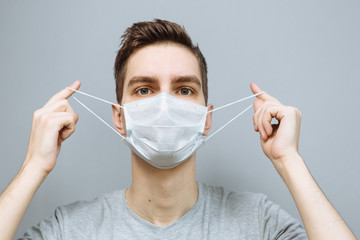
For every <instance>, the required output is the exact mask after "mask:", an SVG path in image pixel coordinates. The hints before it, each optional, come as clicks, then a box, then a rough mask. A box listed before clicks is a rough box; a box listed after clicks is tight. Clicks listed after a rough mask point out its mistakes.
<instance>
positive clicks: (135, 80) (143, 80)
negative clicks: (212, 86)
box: [128, 75, 201, 88]
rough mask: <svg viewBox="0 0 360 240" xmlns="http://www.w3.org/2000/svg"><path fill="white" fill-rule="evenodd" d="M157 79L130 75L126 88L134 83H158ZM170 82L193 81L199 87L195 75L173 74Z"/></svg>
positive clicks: (199, 84) (199, 83)
mask: <svg viewBox="0 0 360 240" xmlns="http://www.w3.org/2000/svg"><path fill="white" fill-rule="evenodd" d="M158 82H159V80H158V79H157V78H155V77H149V76H135V77H132V78H131V79H130V80H129V83H128V88H130V87H131V86H133V85H136V84H142V83H150V84H153V83H158ZM171 83H172V84H174V83H175V84H176V83H195V84H196V85H197V86H198V87H199V88H201V82H200V80H199V79H198V78H197V77H196V76H195V75H185V76H175V77H174V78H173V79H172V80H171Z"/></svg>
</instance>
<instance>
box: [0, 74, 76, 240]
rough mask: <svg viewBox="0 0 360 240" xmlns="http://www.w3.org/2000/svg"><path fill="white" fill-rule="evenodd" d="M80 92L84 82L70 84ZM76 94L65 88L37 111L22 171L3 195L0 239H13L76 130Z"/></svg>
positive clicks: (0, 202) (1, 199)
mask: <svg viewBox="0 0 360 240" xmlns="http://www.w3.org/2000/svg"><path fill="white" fill-rule="evenodd" d="M70 87H71V88H74V89H79V87H80V81H76V82H74V83H73V84H71V85H70ZM73 93H74V91H72V90H70V89H67V88H65V89H64V90H62V91H60V92H59V93H57V94H55V95H54V96H53V97H52V98H51V99H50V100H49V101H48V102H47V103H46V104H45V106H44V107H42V108H41V109H39V110H37V111H35V113H34V117H33V123H32V129H31V135H30V142H29V147H28V152H27V155H26V158H25V161H24V164H23V166H22V168H21V169H20V171H19V173H18V174H17V175H16V177H15V178H14V179H13V180H12V182H11V183H10V184H9V186H8V187H7V188H6V189H5V190H4V192H3V193H2V194H1V195H0V239H1V240H2V239H4V240H10V239H12V238H13V236H14V234H15V232H16V229H17V227H18V226H19V223H20V221H21V219H22V217H23V216H24V213H25V211H26V209H27V207H28V206H29V204H30V201H31V199H32V198H33V197H34V195H35V193H36V191H37V189H38V188H39V187H40V185H41V183H42V182H43V181H44V180H45V178H46V177H47V175H48V174H49V173H50V172H51V170H53V169H54V166H55V163H56V159H57V157H58V155H59V152H60V147H61V143H62V142H63V141H64V140H65V139H67V138H68V137H70V136H71V134H72V133H73V132H74V131H75V124H76V122H77V120H78V115H77V114H76V113H75V112H74V111H73V110H72V108H71V107H70V105H69V103H68V101H67V100H66V99H67V98H69V97H70V96H71V95H72V94H73Z"/></svg>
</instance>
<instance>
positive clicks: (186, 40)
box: [114, 19, 208, 103]
mask: <svg viewBox="0 0 360 240" xmlns="http://www.w3.org/2000/svg"><path fill="white" fill-rule="evenodd" d="M121 39H122V40H121V48H120V50H119V51H118V53H117V56H116V59H115V65H114V75H115V81H116V98H117V101H118V102H119V103H121V99H122V96H123V88H124V80H125V73H126V63H127V60H128V59H129V57H130V56H131V54H133V53H134V51H135V50H137V49H140V48H142V47H145V46H147V45H151V44H155V43H161V42H170V43H176V44H180V45H182V46H184V47H186V48H187V49H189V50H190V51H191V52H192V53H193V54H194V55H195V57H196V58H197V60H198V62H199V67H200V72H201V82H202V90H203V94H204V98H205V103H207V98H208V87H207V65H206V61H205V58H204V56H203V55H202V53H201V51H200V49H199V46H198V45H194V44H193V43H192V41H191V38H190V37H189V35H188V34H187V32H186V31H185V29H184V28H183V27H181V26H180V25H178V24H176V23H173V22H169V21H166V20H160V19H155V20H154V21H152V22H138V23H134V24H133V25H132V26H131V27H129V28H128V29H126V31H125V33H124V35H123V36H122V37H121Z"/></svg>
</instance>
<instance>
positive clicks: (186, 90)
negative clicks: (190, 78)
mask: <svg viewBox="0 0 360 240" xmlns="http://www.w3.org/2000/svg"><path fill="white" fill-rule="evenodd" d="M178 93H179V94H180V95H184V96H188V95H191V94H192V93H193V91H191V90H190V89H189V88H181V89H180V90H179V91H178Z"/></svg>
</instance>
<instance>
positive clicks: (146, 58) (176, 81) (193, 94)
mask: <svg viewBox="0 0 360 240" xmlns="http://www.w3.org/2000/svg"><path fill="white" fill-rule="evenodd" d="M161 92H166V93H168V94H170V95H172V96H174V97H178V98H181V99H183V100H187V101H191V102H194V103H198V104H201V105H205V100H204V95H203V92H202V85H201V72H200V68H199V64H198V61H197V59H196V57H195V56H194V54H193V53H192V52H190V50H188V49H186V48H185V47H183V46H181V45H177V44H171V43H163V44H156V45H149V46H146V47H144V48H141V49H139V50H137V51H136V52H135V53H133V54H132V55H131V56H130V58H129V59H128V62H127V68H126V74H125V81H124V88H123V98H122V104H124V103H128V102H132V101H136V100H141V99H144V98H148V97H153V96H155V95H157V94H158V93H161Z"/></svg>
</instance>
